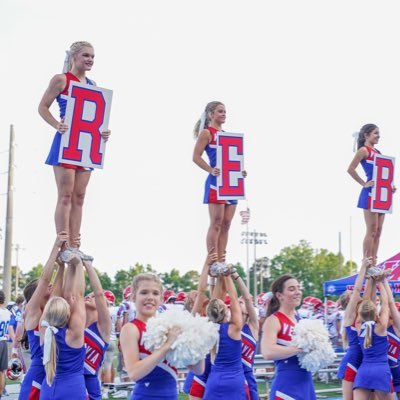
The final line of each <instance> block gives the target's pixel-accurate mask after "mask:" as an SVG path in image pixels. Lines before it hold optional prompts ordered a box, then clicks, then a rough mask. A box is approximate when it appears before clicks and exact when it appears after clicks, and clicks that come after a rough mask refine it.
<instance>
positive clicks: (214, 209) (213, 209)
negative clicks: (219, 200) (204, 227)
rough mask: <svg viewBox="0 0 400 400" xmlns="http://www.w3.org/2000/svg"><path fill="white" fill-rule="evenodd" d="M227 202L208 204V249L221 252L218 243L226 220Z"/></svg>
mask: <svg viewBox="0 0 400 400" xmlns="http://www.w3.org/2000/svg"><path fill="white" fill-rule="evenodd" d="M224 210H225V204H213V203H210V204H209V205H208V212H209V214H210V226H209V228H208V232H207V251H208V252H210V251H211V249H214V250H213V252H215V253H218V254H219V249H218V244H219V235H220V232H221V226H222V221H223V220H224Z"/></svg>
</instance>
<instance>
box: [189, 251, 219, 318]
mask: <svg viewBox="0 0 400 400" xmlns="http://www.w3.org/2000/svg"><path fill="white" fill-rule="evenodd" d="M213 250H214V249H211V251H210V253H209V254H207V258H206V260H205V261H204V265H203V269H202V270H201V274H200V279H199V284H198V287H197V296H196V299H195V301H194V304H193V308H192V314H193V315H196V314H199V313H200V312H201V310H202V308H203V303H204V300H205V299H206V291H207V280H208V271H209V269H210V265H212V263H214V262H216V261H217V260H218V254H217V253H212V251H213Z"/></svg>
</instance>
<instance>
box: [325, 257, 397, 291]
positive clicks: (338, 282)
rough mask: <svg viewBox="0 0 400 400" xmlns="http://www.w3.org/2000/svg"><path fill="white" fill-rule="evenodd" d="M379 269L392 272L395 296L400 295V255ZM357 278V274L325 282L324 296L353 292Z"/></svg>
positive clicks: (382, 264)
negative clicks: (347, 291)
mask: <svg viewBox="0 0 400 400" xmlns="http://www.w3.org/2000/svg"><path fill="white" fill-rule="evenodd" d="M378 267H380V268H384V269H388V270H390V271H391V274H390V276H389V281H390V285H391V286H392V289H393V294H394V295H400V253H397V254H396V255H394V256H393V257H391V258H389V259H388V260H386V261H384V262H382V263H380V264H379V265H378ZM356 278H357V274H354V275H350V276H345V277H344V278H339V279H333V280H331V281H326V282H324V296H334V295H340V294H342V293H344V292H345V291H346V290H352V289H353V286H354V282H355V281H356Z"/></svg>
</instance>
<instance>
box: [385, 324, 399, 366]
mask: <svg viewBox="0 0 400 400" xmlns="http://www.w3.org/2000/svg"><path fill="white" fill-rule="evenodd" d="M387 334H388V340H389V348H388V361H389V366H390V368H392V367H398V366H399V364H398V362H399V357H400V338H399V337H398V336H397V335H396V332H395V331H394V328H393V325H391V326H389V327H388V329H387Z"/></svg>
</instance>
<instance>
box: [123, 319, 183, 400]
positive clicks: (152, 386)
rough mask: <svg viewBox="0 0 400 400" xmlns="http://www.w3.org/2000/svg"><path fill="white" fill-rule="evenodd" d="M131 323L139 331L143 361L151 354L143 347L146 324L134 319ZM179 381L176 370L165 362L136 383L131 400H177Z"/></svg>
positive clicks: (140, 351)
mask: <svg viewBox="0 0 400 400" xmlns="http://www.w3.org/2000/svg"><path fill="white" fill-rule="evenodd" d="M131 323H132V324H134V325H135V326H136V327H137V329H138V330H139V357H140V359H141V360H143V359H144V358H146V357H148V356H149V355H150V354H151V352H150V351H149V350H147V349H146V348H145V347H144V345H143V332H145V331H146V324H145V323H144V322H143V321H140V320H139V319H134V320H133V321H132V322H131ZM177 379H178V371H177V370H176V368H174V367H172V366H171V365H169V364H168V363H167V361H166V360H164V361H162V362H160V363H159V364H157V366H156V367H155V368H154V369H153V370H152V371H151V372H150V373H149V374H147V375H146V376H144V377H143V378H141V379H139V380H138V381H136V384H135V387H134V389H133V393H132V396H131V400H146V399H154V400H155V399H163V400H164V399H165V400H177V399H178V387H177Z"/></svg>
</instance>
